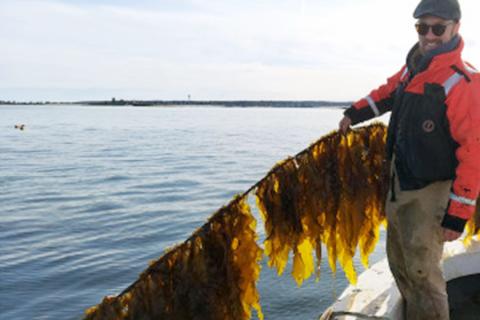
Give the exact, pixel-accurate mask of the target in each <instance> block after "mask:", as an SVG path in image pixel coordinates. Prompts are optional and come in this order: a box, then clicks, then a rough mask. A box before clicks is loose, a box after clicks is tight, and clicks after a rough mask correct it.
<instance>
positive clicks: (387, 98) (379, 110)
mask: <svg viewBox="0 0 480 320" xmlns="http://www.w3.org/2000/svg"><path fill="white" fill-rule="evenodd" d="M406 74H407V68H406V66H404V67H403V68H402V69H401V70H400V71H399V72H397V73H396V74H394V75H393V76H392V77H390V78H388V80H387V83H386V84H384V85H382V86H380V87H379V88H377V89H375V90H373V91H372V92H370V94H369V95H368V96H366V97H365V98H363V99H361V100H359V101H357V102H355V103H354V104H353V105H352V106H351V107H350V108H348V109H347V110H346V111H345V112H344V115H345V116H347V117H349V118H350V119H351V120H352V124H357V123H360V122H363V121H366V120H369V119H372V118H375V117H378V116H380V115H382V114H384V113H385V112H387V111H390V110H392V104H393V100H394V95H395V91H396V89H397V87H398V86H399V84H400V81H401V80H402V79H403V78H404V77H405V76H406Z"/></svg>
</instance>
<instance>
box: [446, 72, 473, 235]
mask: <svg viewBox="0 0 480 320" xmlns="http://www.w3.org/2000/svg"><path fill="white" fill-rule="evenodd" d="M470 80H471V81H470V82H467V81H464V82H463V83H462V84H461V85H459V86H457V87H456V88H455V89H453V90H452V92H451V93H450V95H449V96H448V98H447V100H446V103H447V117H448V120H449V123H450V131H451V134H452V137H453V139H454V140H455V141H456V142H457V143H458V144H459V147H458V148H457V151H456V157H457V160H458V166H457V168H456V177H455V179H454V181H453V185H452V192H451V194H450V201H449V205H448V208H447V211H446V213H445V216H444V218H443V221H442V226H443V227H445V228H447V229H451V230H455V231H458V232H463V230H464V228H465V224H466V223H467V221H468V220H469V219H470V218H471V217H472V215H473V213H474V212H475V206H476V200H477V197H478V194H479V192H480V74H478V73H476V74H473V75H472V77H471V79H470Z"/></svg>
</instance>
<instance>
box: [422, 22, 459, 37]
mask: <svg viewBox="0 0 480 320" xmlns="http://www.w3.org/2000/svg"><path fill="white" fill-rule="evenodd" d="M451 24H453V22H450V23H446V24H441V23H437V24H434V25H429V24H426V23H417V24H415V29H416V30H417V32H418V34H419V35H421V36H425V35H427V33H428V30H430V28H432V32H433V34H434V35H436V36H437V37H440V36H442V35H443V34H444V33H445V30H447V27H448V26H449V25H451Z"/></svg>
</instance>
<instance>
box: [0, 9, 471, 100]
mask: <svg viewBox="0 0 480 320" xmlns="http://www.w3.org/2000/svg"><path fill="white" fill-rule="evenodd" d="M416 4H417V1H414V0H402V1H398V0H362V1H358V0H355V1H354V0H341V1H323V0H316V1H313V0H310V1H309V0H299V1H293V0H286V1H282V0H276V1H274V0H256V1H252V0H243V1H237V0H235V1H229V0H221V1H220V0H208V1H204V0H175V1H174V0H167V1H153V0H141V1H138V0H137V1H128V0H117V1H114V0H96V1H87V0H83V1H81V0H70V1H66V0H64V1H62V0H42V1H40V0H37V1H23V0H2V1H0V48H2V49H0V70H1V72H0V100H22V101H24V100H40V101H45V100H51V101H64V100H84V99H110V98H111V97H116V98H117V99H120V98H124V99H187V97H188V95H190V96H191V97H192V99H199V100H201V99H221V100H230V99H275V100H283V99H291V100H303V99H307V100H309V99H315V100H356V99H358V98H360V97H362V96H364V95H365V94H367V93H368V92H369V91H370V90H371V89H372V88H374V87H376V86H378V85H379V84H381V83H383V81H385V79H386V78H387V77H389V76H390V75H391V74H393V73H394V72H396V71H397V70H398V69H399V68H400V67H401V66H402V64H403V63H404V59H405V55H406V53H407V52H408V50H409V49H410V47H411V46H412V45H413V44H414V43H415V41H416V34H415V31H414V29H413V24H414V23H415V20H414V19H413V18H412V12H413V10H414V8H415V6H416ZM461 5H462V9H463V15H464V17H463V19H462V27H461V34H462V36H463V37H464V39H465V42H466V49H465V51H464V57H465V59H466V60H468V61H470V62H472V63H473V64H474V65H475V64H477V65H478V66H480V41H479V37H480V35H478V33H476V30H477V31H478V30H480V22H478V21H475V20H479V19H477V17H476V15H477V13H478V12H480V3H478V1H476V0H463V1H461Z"/></svg>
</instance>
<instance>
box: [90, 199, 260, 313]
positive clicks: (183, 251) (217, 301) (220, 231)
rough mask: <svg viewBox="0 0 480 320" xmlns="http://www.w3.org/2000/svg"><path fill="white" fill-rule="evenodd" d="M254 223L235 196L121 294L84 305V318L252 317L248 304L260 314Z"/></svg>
mask: <svg viewBox="0 0 480 320" xmlns="http://www.w3.org/2000/svg"><path fill="white" fill-rule="evenodd" d="M255 228H256V220H255V219H254V218H253V216H252V214H251V212H250V208H249V206H248V204H247V202H246V197H237V198H235V199H233V200H232V202H230V204H229V205H228V206H226V207H223V208H221V209H220V210H219V211H217V212H216V213H215V214H214V215H213V216H212V217H211V218H210V219H209V221H208V222H207V223H206V224H205V225H204V226H203V227H202V228H200V229H198V230H197V231H196V232H195V233H194V234H193V235H192V236H191V237H190V238H189V239H188V240H187V241H185V242H184V243H182V244H180V245H178V246H177V247H175V248H173V249H171V250H170V251H169V252H167V253H166V254H165V255H164V256H163V257H161V258H160V259H158V260H157V261H156V262H154V263H152V264H151V265H150V267H149V268H147V269H146V270H145V271H144V272H143V273H142V274H141V275H140V277H139V279H138V280H137V281H136V282H135V283H134V284H132V285H131V286H130V287H129V288H128V289H127V290H125V291H124V292H123V293H122V294H120V295H119V296H117V297H106V298H104V299H103V301H102V302H101V303H100V304H99V305H98V306H95V307H92V308H90V309H88V310H87V311H86V316H85V319H89V320H95V319H112V320H113V319H145V320H146V319H166V320H170V319H171V320H174V319H175V320H183V319H212V320H224V319H250V318H251V309H252V308H254V309H255V310H256V311H257V315H258V318H259V319H263V314H262V311H261V308H260V304H259V294H258V291H257V288H256V282H257V280H258V278H259V275H260V263H259V262H260V260H261V258H262V250H261V249H260V247H259V246H258V245H257V242H256V237H257V235H256V233H255Z"/></svg>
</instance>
